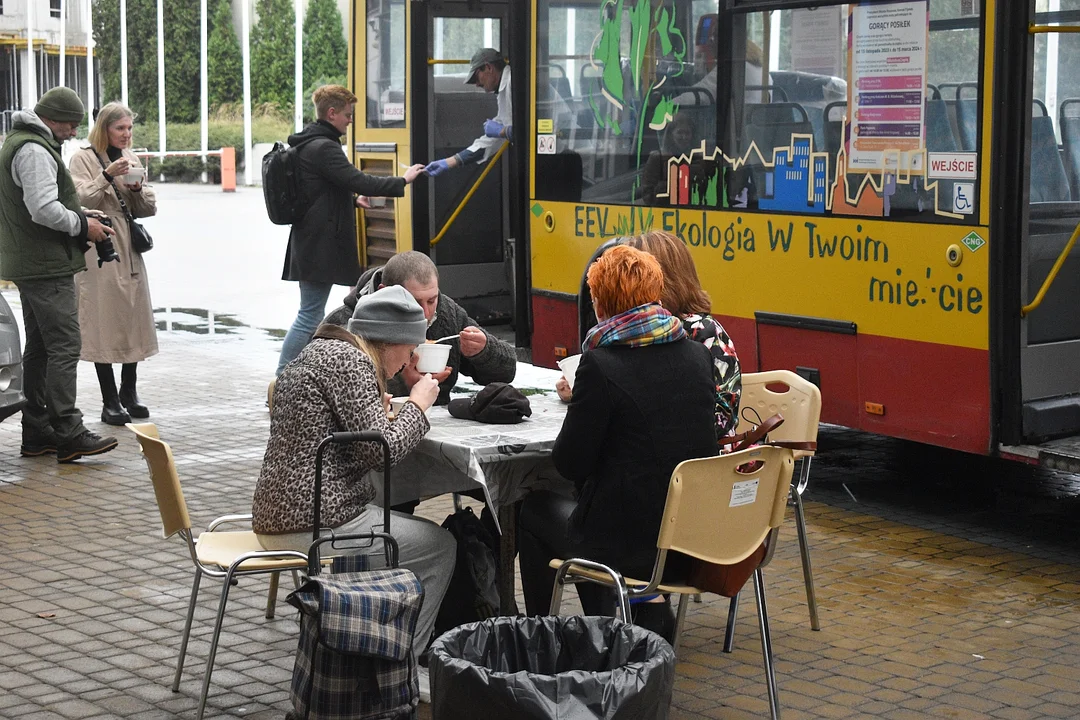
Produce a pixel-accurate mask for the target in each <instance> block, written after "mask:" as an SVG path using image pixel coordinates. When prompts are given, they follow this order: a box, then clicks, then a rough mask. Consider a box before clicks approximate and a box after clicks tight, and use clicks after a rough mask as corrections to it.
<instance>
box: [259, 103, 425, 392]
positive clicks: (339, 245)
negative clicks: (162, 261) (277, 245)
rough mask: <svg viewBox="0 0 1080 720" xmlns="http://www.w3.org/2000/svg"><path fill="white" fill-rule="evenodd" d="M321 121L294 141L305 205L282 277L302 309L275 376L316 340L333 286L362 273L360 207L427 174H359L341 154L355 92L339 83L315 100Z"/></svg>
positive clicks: (392, 194) (417, 169) (349, 281)
mask: <svg viewBox="0 0 1080 720" xmlns="http://www.w3.org/2000/svg"><path fill="white" fill-rule="evenodd" d="M312 101H313V102H314V103H315V111H316V114H317V116H318V118H319V119H318V120H316V121H315V122H313V123H311V124H310V125H308V126H307V127H306V128H304V129H303V130H301V131H300V132H298V133H296V134H295V135H290V136H289V145H291V146H292V147H297V148H299V150H298V155H297V156H298V158H299V165H300V187H301V188H302V189H303V193H304V196H305V198H306V199H307V201H308V209H307V212H306V213H305V214H304V217H303V218H302V219H301V220H300V221H298V222H296V223H294V224H293V226H292V231H291V232H290V233H289V249H288V250H287V251H286V253H285V269H284V270H283V271H282V274H281V279H282V280H296V281H299V283H300V312H299V313H298V314H297V316H296V320H295V321H293V324H292V327H290V328H289V332H288V334H287V335H286V336H285V342H284V344H283V345H282V347H281V356H280V357H279V358H278V367H277V372H278V374H280V373H281V370H282V369H283V368H284V367H285V366H286V365H287V364H288V363H289V362H291V361H292V359H293V358H295V357H296V356H297V355H298V354H300V351H301V350H302V349H303V348H304V346H305V345H307V344H308V341H309V340H311V336H312V335H313V334H314V333H315V329H316V328H318V326H319V322H320V321H321V320H322V318H323V315H324V314H325V313H326V300H327V298H328V297H330V290H331V288H332V287H333V286H334V285H351V284H352V283H353V282H354V281H355V280H356V277H357V276H358V275H359V274H360V261H359V258H358V257H357V254H356V208H358V207H363V208H366V207H370V204H369V203H368V201H367V196H369V195H370V196H375V197H402V196H403V195H404V194H405V186H406V185H407V184H409V183H411V182H412V181H413V180H414V179H415V178H416V177H417V176H418V175H419V174H420V173H421V172H423V170H424V166H423V165H414V166H412V167H411V168H409V169H408V170H406V171H405V175H404V177H385V178H383V177H373V176H371V175H365V174H364V173H362V172H360V171H359V170H357V169H356V168H355V167H354V166H353V165H352V163H350V162H349V159H348V158H347V157H346V156H345V153H344V152H342V150H341V136H342V135H344V134H345V133H346V131H347V130H348V128H349V125H351V124H352V122H353V112H354V108H355V106H356V101H357V98H356V95H354V94H353V93H352V92H350V91H349V89H348V88H345V87H342V86H341V85H324V86H322V87H320V88H319V89H318V90H316V91H315V94H314V95H313V96H312Z"/></svg>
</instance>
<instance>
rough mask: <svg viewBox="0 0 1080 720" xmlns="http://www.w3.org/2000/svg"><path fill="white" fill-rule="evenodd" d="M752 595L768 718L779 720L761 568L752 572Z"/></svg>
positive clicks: (777, 697)
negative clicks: (762, 666)
mask: <svg viewBox="0 0 1080 720" xmlns="http://www.w3.org/2000/svg"><path fill="white" fill-rule="evenodd" d="M754 595H755V597H756V598H757V611H758V626H759V628H760V629H761V657H762V660H763V661H764V662H765V680H766V682H767V683H768V685H769V716H770V717H771V718H772V719H773V720H780V695H779V693H778V692H777V689H776V674H775V673H774V672H773V651H772V635H771V634H770V632H769V610H768V606H767V604H766V602H765V577H764V576H763V575H762V574H761V568H758V569H757V570H755V571H754Z"/></svg>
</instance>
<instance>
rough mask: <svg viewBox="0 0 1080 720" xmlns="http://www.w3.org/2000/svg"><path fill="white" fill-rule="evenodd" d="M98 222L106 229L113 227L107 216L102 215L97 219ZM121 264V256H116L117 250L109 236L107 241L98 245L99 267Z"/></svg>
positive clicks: (106, 238)
mask: <svg viewBox="0 0 1080 720" xmlns="http://www.w3.org/2000/svg"><path fill="white" fill-rule="evenodd" d="M97 221H98V222H100V223H101V224H102V225H105V226H106V227H112V220H110V219H109V217H108V216H106V215H101V216H99V217H98V218H97ZM114 260H115V261H116V262H120V256H119V255H117V254H116V248H115V247H114V246H113V244H112V238H110V237H109V236H108V235H106V236H105V239H104V240H102V241H101V242H99V243H97V266H98V267H101V266H102V265H104V264H105V263H107V262H113V261H114Z"/></svg>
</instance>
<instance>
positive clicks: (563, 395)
mask: <svg viewBox="0 0 1080 720" xmlns="http://www.w3.org/2000/svg"><path fill="white" fill-rule="evenodd" d="M555 392H557V393H558V394H559V399H560V400H562V401H563V402H567V403H568V402H570V398H571V397H573V395H574V391H573V390H571V389H570V383H568V382H567V381H566V378H564V377H561V378H559V379H558V380H556V381H555Z"/></svg>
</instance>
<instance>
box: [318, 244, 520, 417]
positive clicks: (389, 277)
mask: <svg viewBox="0 0 1080 720" xmlns="http://www.w3.org/2000/svg"><path fill="white" fill-rule="evenodd" d="M388 285H401V286H402V287H404V288H405V289H406V290H408V291H409V292H410V293H411V294H412V296H413V297H414V298H416V302H418V303H420V307H422V308H423V309H424V316H425V317H426V318H427V320H428V331H427V337H428V340H438V339H439V338H441V337H446V336H447V335H454V334H456V333H460V334H461V337H459V338H458V339H456V340H453V341H450V342H451V343H452V344H451V346H450V357H449V359H448V360H447V363H448V364H447V367H446V369H445V370H443V371H442V372H440V373H434V374H432V377H433V378H435V379H436V380H438V381H439V397H438V399H437V400H436V401H435V404H436V405H445V404H447V403H448V402H450V391H451V390H452V389H453V388H454V385H455V384H456V383H457V378H458V372H459V371H460V372H463V373H465V374H466V375H468V376H469V377H471V378H472V379H473V382H475V383H476V384H478V385H487V384H488V383H493V382H506V383H508V382H513V381H514V375H515V373H516V372H517V353H516V352H515V350H514V346H513V345H510V344H509V343H506V342H503V341H502V340H500V339H499V338H497V337H495V336H493V335H489V334H488V333H487V332H486V331H484V330H483V329H481V328H480V327H479V326H478V325H477V323H476V321H475V320H473V319H472V318H471V317H469V314H468V313H467V312H465V309H464V308H462V307H461V306H460V305H458V304H457V303H456V302H454V300H453V299H452V298H450V297H447V296H446V295H443V294H442V293H441V292H439V270H438V268H436V267H435V263H433V262H431V258H429V257H428V256H427V255H425V254H423V253H421V252H416V251H415V250H410V251H409V252H403V253H398V254H397V255H394V256H393V257H392V258H390V260H388V261H387V263H386V265H384V266H382V267H379V268H372V269H370V270H368V271H367V272H365V273H364V274H363V275H362V276H361V277H360V281H359V282H357V284H356V287H355V288H353V291H352V292H351V293H349V295H348V296H347V297H346V298H345V304H344V305H342V306H341V307H339V308H338V309H337V310H334V311H333V312H332V313H330V314H329V315H328V316H327V317H326V320H325V322H328V323H333V324H335V325H345V324H346V323H347V322H348V321H349V318H350V317H352V313H353V308H354V307H356V298H357V297H359V296H363V295H368V294H370V293H373V292H375V291H376V290H378V289H379V288H381V287H385V286H388ZM419 377H420V373H419V372H417V370H416V355H415V354H414V355H413V360H412V362H411V363H410V364H409V365H408V366H406V367H405V369H404V370H402V371H401V372H400V373H398V374H397V376H396V377H394V378H392V379H391V380H390V381H389V382H387V383H386V391H387V392H388V393H391V394H393V395H408V394H409V388H411V387H412V386H413V383H415V382H416V380H417V379H418V378H419Z"/></svg>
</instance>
